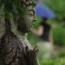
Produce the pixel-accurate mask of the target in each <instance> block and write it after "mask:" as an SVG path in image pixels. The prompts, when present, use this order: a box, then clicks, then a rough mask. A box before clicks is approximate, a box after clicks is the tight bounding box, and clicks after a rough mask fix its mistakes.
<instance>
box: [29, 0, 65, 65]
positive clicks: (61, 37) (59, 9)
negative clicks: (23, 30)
mask: <svg viewBox="0 0 65 65" xmlns="http://www.w3.org/2000/svg"><path fill="white" fill-rule="evenodd" d="M43 4H45V5H48V7H50V8H51V9H52V10H53V11H54V12H55V13H56V15H57V17H58V18H57V19H56V20H53V19H49V20H48V21H49V22H48V23H49V24H50V25H52V24H54V23H56V24H57V27H56V28H52V29H51V30H52V32H53V40H54V45H55V46H56V47H57V52H58V57H56V58H54V59H53V60H52V59H51V58H50V59H47V60H42V59H40V57H39V60H40V64H41V65H60V62H61V65H65V27H64V26H63V25H62V19H63V18H65V0H47V1H46V2H45V3H43ZM40 22H41V18H39V17H37V21H36V22H35V24H34V25H33V27H34V28H37V27H38V26H39V23H40ZM28 39H29V42H30V43H31V44H32V46H33V47H34V46H35V45H36V43H37V37H36V36H35V35H34V34H33V33H32V32H29V34H28ZM40 55H41V53H40V54H39V56H40Z"/></svg>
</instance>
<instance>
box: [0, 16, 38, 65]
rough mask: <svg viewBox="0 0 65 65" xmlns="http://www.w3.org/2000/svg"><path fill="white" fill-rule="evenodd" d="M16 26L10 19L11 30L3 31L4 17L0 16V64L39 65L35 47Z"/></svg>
mask: <svg viewBox="0 0 65 65" xmlns="http://www.w3.org/2000/svg"><path fill="white" fill-rule="evenodd" d="M16 28H17V26H16V25H15V23H14V22H13V21H11V32H10V33H5V32H6V31H5V21H4V17H1V16H0V65H39V64H38V61H37V51H38V49H37V47H35V48H34V49H32V48H31V45H30V44H29V42H28V40H27V38H26V37H25V34H24V35H23V34H22V33H21V32H20V31H18V30H17V29H16ZM8 29H9V28H8Z"/></svg>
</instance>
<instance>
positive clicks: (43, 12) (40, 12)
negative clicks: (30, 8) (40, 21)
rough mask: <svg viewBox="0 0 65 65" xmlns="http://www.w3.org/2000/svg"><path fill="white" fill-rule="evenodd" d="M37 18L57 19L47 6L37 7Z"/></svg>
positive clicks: (39, 5) (38, 5) (40, 5)
mask: <svg viewBox="0 0 65 65" xmlns="http://www.w3.org/2000/svg"><path fill="white" fill-rule="evenodd" d="M35 11H36V16H40V17H45V18H56V15H55V13H54V12H53V11H52V10H51V9H50V8H49V7H47V6H45V5H42V4H37V5H36V7H35Z"/></svg>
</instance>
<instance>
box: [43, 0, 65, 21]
mask: <svg viewBox="0 0 65 65" xmlns="http://www.w3.org/2000/svg"><path fill="white" fill-rule="evenodd" d="M44 4H46V5H48V6H49V7H50V8H51V9H52V10H53V11H54V12H55V13H56V15H57V17H58V18H59V20H62V18H63V17H65V0H47V1H46V2H45V3H44Z"/></svg>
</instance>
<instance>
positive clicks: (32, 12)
mask: <svg viewBox="0 0 65 65" xmlns="http://www.w3.org/2000/svg"><path fill="white" fill-rule="evenodd" d="M28 11H29V14H28V15H27V19H28V21H27V23H28V31H30V28H31V27H32V25H33V23H34V22H35V10H34V7H33V6H29V7H28Z"/></svg>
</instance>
